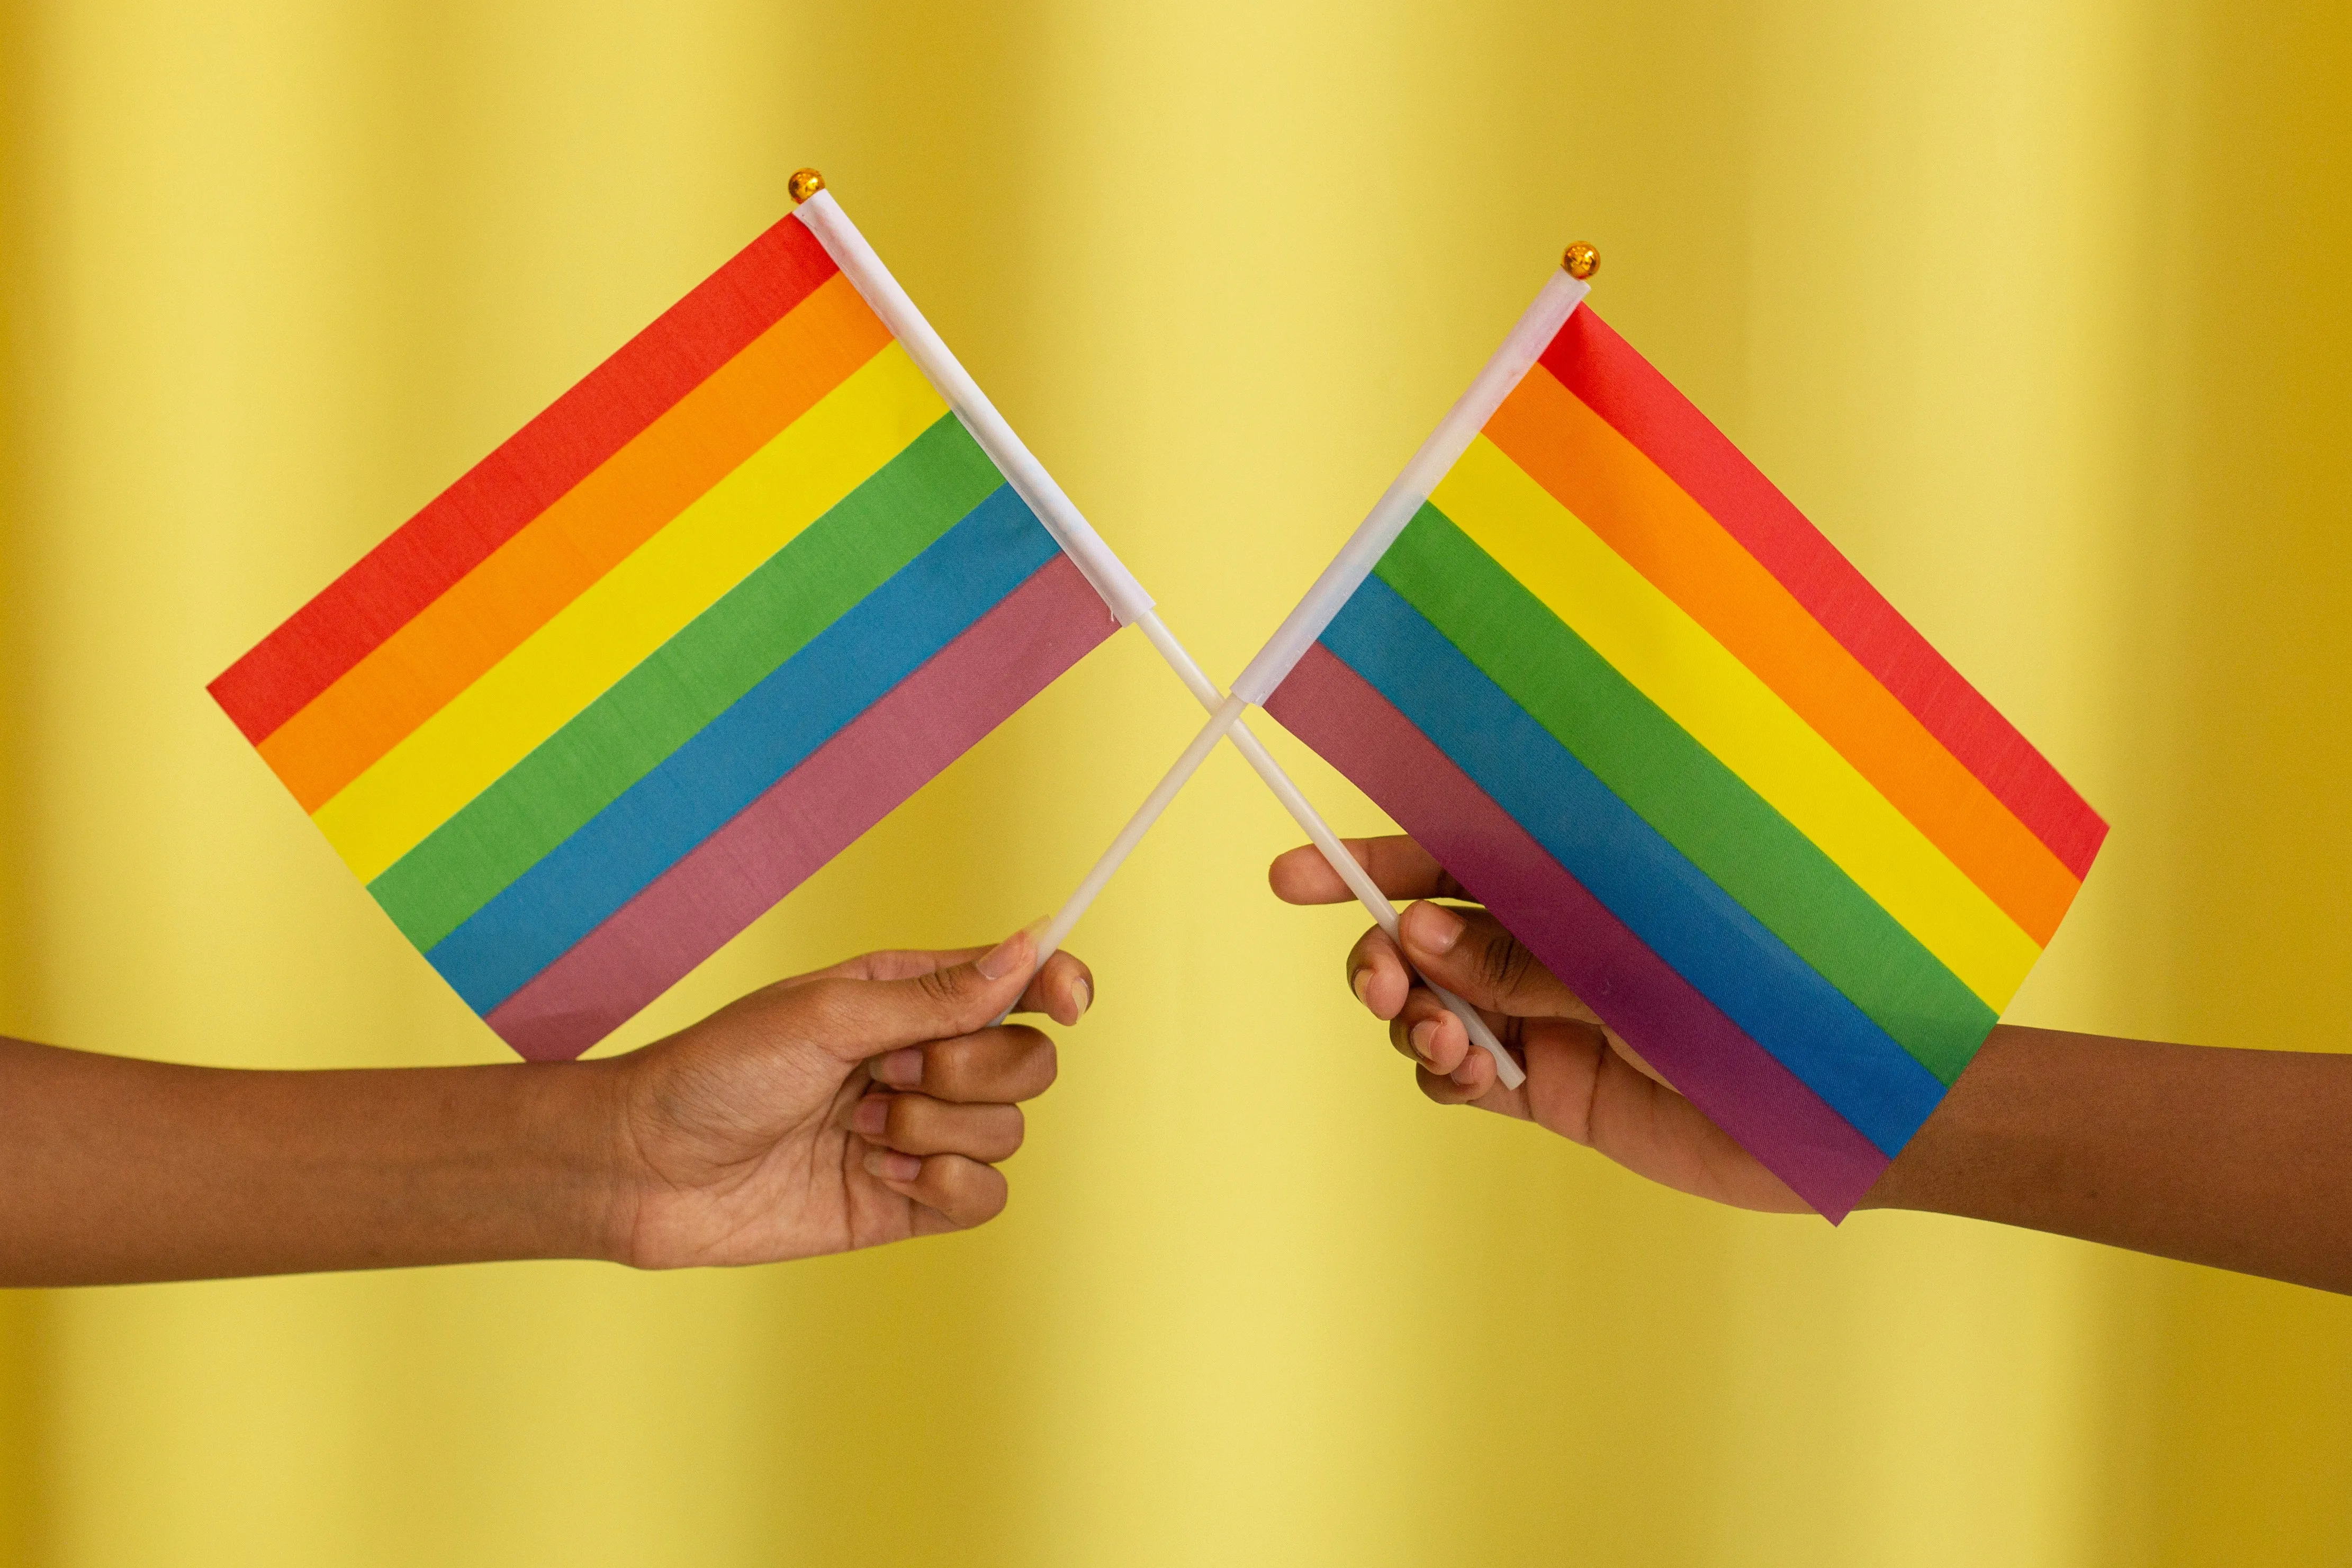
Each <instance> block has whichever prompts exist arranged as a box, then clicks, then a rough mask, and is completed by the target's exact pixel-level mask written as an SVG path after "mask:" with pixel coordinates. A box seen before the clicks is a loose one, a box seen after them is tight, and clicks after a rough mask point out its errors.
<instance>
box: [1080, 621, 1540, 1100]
mask: <svg viewBox="0 0 2352 1568" xmlns="http://www.w3.org/2000/svg"><path fill="white" fill-rule="evenodd" d="M1136 625H1137V626H1140V627H1141V628H1142V630H1143V635H1144V636H1145V637H1147V638H1148V639H1150V643H1151V646H1152V647H1155V648H1157V649H1158V650H1159V651H1160V658H1163V659H1165V660H1166V661H1167V663H1168V667H1169V668H1171V669H1173V670H1174V671H1175V672H1176V674H1177V676H1178V678H1179V679H1181V680H1182V681H1183V682H1184V684H1185V686H1186V687H1187V688H1189V689H1191V691H1192V695H1193V696H1194V697H1195V698H1197V699H1199V700H1200V703H1201V706H1202V707H1203V708H1206V709H1208V710H1210V711H1211V712H1212V713H1220V714H1221V713H1222V712H1223V708H1224V706H1225V704H1226V702H1227V699H1225V698H1224V697H1223V696H1222V695H1221V694H1220V693H1219V692H1218V690H1217V689H1216V686H1215V685H1214V684H1213V682H1212V681H1211V680H1210V679H1209V678H1208V675H1207V674H1206V673H1205V672H1204V671H1203V670H1202V668H1201V667H1200V665H1199V664H1198V663H1196V662H1194V660H1193V658H1192V654H1191V653H1190V652H1188V651H1186V649H1185V647H1184V645H1183V644H1182V643H1181V642H1178V641H1177V640H1176V634H1175V633H1173V632H1171V631H1170V630H1169V629H1168V627H1167V626H1166V625H1165V624H1164V623H1162V622H1161V620H1160V616H1159V613H1158V612H1157V611H1148V612H1146V613H1145V614H1144V616H1142V618H1141V619H1139V621H1137V623H1136ZM1231 739H1232V741H1233V742H1234V748H1235V749H1236V750H1238V751H1239V752H1241V754H1242V756H1243V757H1244V759H1245V760H1246V761H1247V762H1248V763H1249V765H1250V767H1251V768H1252V769H1253V770H1254V771H1255V773H1257V776H1258V777H1259V778H1261V779H1263V780H1264V781H1265V786H1266V788H1268V789H1270V790H1272V791H1273V792H1274V797H1275V799H1276V800H1278V801H1280V802H1281V803H1282V804H1283V806H1284V808H1285V809H1286V810H1287V811H1288V812H1289V813H1290V816H1291V819H1292V820H1293V821H1295V822H1297V824H1298V826H1299V827H1300V828H1301V829H1303V830H1304V831H1305V832H1306V834H1307V838H1308V840H1309V841H1311V842H1312V843H1313V844H1314V846H1315V847H1316V848H1318V849H1319V850H1321V851H1322V852H1323V858H1324V861H1325V862H1326V863H1327V864H1328V865H1329V866H1330V868H1331V869H1332V870H1333V871H1335V872H1337V873H1338V874H1339V879H1340V880H1341V881H1342V882H1345V883H1346V884H1347V885H1348V890H1349V892H1351V893H1353V894H1355V895H1356V900H1357V902H1359V903H1360V904H1362V905H1363V906H1364V909H1365V911H1366V912H1367V913H1369V914H1370V916H1371V917H1372V919H1373V921H1375V922H1376V923H1377V924H1378V925H1379V926H1380V928H1381V930H1382V931H1386V932H1388V934H1389V938H1390V940H1391V941H1397V940H1398V938H1397V911H1396V906H1395V905H1394V904H1392V903H1391V902H1390V901H1389V898H1388V895H1387V894H1386V893H1383V892H1381V889H1380V887H1379V885H1378V884H1376V883H1375V882H1373V880H1372V879H1371V876H1370V873H1368V872H1367V871H1365V869H1364V868H1363V867H1361V866H1360V865H1358V864H1357V863H1356V858H1355V857H1354V856H1353V855H1350V854H1349V853H1348V848H1347V846H1346V845H1344V844H1342V843H1340V842H1339V835H1338V834H1336V833H1334V832H1332V831H1331V828H1330V826H1329V825H1328V824H1327V823H1326V822H1325V821H1324V820H1323V814H1322V813H1320V812H1318V811H1317V810H1316V809H1315V807H1314V805H1313V804H1312V803H1311V802H1309V801H1308V800H1307V796H1306V795H1305V793H1304V792H1303V791H1301V790H1300V789H1299V787H1298V786H1297V784H1294V783H1292V782H1291V778H1290V775H1289V774H1288V773H1285V772H1284V771H1283V768H1282V764H1281V763H1277V762H1276V761H1275V760H1274V753H1273V752H1269V751H1267V750H1266V749H1265V744H1264V743H1263V742H1260V741H1259V740H1258V738H1257V737H1256V736H1255V735H1253V734H1251V733H1250V728H1249V726H1248V725H1247V724H1244V723H1243V722H1242V721H1240V719H1239V718H1238V717H1236V718H1235V720H1234V727H1233V734H1232V736H1231ZM1203 754H1204V755H1205V754H1206V753H1203ZM1196 765H1197V764H1196ZM1400 948H1402V943H1400ZM1040 962H1041V963H1042V962H1043V960H1042V959H1041V960H1040ZM1430 989H1431V990H1432V991H1434V992H1435V993H1436V994H1437V998H1438V1000H1439V1001H1441V1002H1443V1003H1444V1004H1445V1009H1446V1011H1447V1012H1449V1013H1452V1014H1453V1015H1454V1016H1455V1017H1456V1018H1459V1019H1460V1020H1461V1021H1462V1027H1463V1028H1464V1030H1465V1031H1466V1032H1467V1033H1468V1035H1469V1037H1470V1042H1471V1044H1473V1045H1475V1046H1476V1047H1478V1048H1479V1049H1480V1050H1482V1051H1485V1052H1486V1054H1487V1055H1488V1056H1489V1057H1491V1058H1494V1062H1495V1076H1496V1078H1497V1079H1500V1080H1501V1082H1502V1085H1503V1087H1504V1088H1505V1089H1517V1088H1518V1087H1519V1086H1520V1085H1521V1084H1523V1083H1525V1082H1527V1080H1528V1075H1527V1073H1526V1072H1525V1071H1524V1070H1523V1069H1522V1068H1520V1066H1519V1064H1518V1062H1517V1059H1516V1058H1513V1057H1512V1055H1511V1053H1510V1052H1509V1051H1507V1050H1506V1049H1504V1048H1503V1042H1502V1041H1500V1040H1498V1039H1496V1037H1495V1031H1494V1030H1492V1029H1490V1028H1488V1027H1487V1026H1486V1019H1484V1018H1482V1017H1480V1016H1478V1011H1477V1009H1476V1008H1475V1007H1473V1006H1471V1005H1470V1004H1469V1003H1467V1002H1465V1001H1464V1000H1463V999H1462V998H1461V997H1459V996H1456V995H1455V994H1454V993H1453V992H1451V991H1448V990H1447V989H1445V987H1444V986H1443V985H1432V986H1431V987H1430Z"/></svg>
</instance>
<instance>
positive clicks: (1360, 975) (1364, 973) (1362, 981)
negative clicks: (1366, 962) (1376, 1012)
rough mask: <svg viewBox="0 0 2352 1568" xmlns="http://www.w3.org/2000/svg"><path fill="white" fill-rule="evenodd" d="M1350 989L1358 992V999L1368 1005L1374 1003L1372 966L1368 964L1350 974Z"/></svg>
mask: <svg viewBox="0 0 2352 1568" xmlns="http://www.w3.org/2000/svg"><path fill="white" fill-rule="evenodd" d="M1348 989H1349V990H1350V991H1352V992H1354V993H1355V994H1356V1000H1357V1001H1359V1002H1360V1003H1362V1004H1363V1005H1365V1006H1367V1007H1369V1006H1370V1005H1372V972H1371V969H1370V966H1367V967H1365V968H1362V969H1359V970H1358V971H1356V973H1353V974H1350V975H1349V976H1348Z"/></svg>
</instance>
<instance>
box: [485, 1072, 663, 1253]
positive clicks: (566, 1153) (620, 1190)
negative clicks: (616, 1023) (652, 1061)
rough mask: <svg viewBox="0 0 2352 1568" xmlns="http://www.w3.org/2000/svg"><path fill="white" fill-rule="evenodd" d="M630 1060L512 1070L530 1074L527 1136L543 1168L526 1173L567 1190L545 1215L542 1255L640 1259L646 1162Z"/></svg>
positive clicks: (527, 1081) (536, 1161)
mask: <svg viewBox="0 0 2352 1568" xmlns="http://www.w3.org/2000/svg"><path fill="white" fill-rule="evenodd" d="M624 1062H625V1058H615V1059H612V1060H601V1061H589V1062H565V1063H562V1064H560V1065H556V1064H546V1065H536V1064H535V1065H531V1066H525V1067H518V1068H514V1069H512V1070H514V1071H516V1072H518V1073H519V1074H520V1075H522V1077H523V1079H524V1082H525V1089H526V1097H527V1101H528V1109H527V1110H526V1112H525V1115H526V1121H527V1122H528V1124H529V1125H530V1129H531V1131H530V1133H529V1134H528V1135H527V1136H526V1139H525V1142H526V1144H527V1146H528V1147H529V1148H530V1151H531V1155H532V1163H534V1164H536V1165H537V1166H538V1167H539V1169H538V1172H537V1173H536V1175H535V1176H527V1177H526V1178H525V1180H526V1181H534V1180H536V1181H539V1182H542V1183H544V1186H542V1187H541V1190H542V1191H544V1192H550V1193H556V1194H562V1198H561V1200H560V1201H558V1202H557V1203H555V1204H553V1205H549V1207H548V1209H547V1211H546V1213H545V1215H544V1218H545V1219H546V1221H547V1222H548V1225H549V1227H550V1234H549V1235H548V1237H547V1238H546V1247H545V1250H544V1253H543V1256H546V1257H550V1258H595V1259H599V1260H601V1261H604V1262H608V1263H632V1262H634V1258H633V1257H632V1238H633V1237H634V1235H635V1228H636V1215H637V1213H638V1210H639V1207H640V1203H641V1199H642V1195H643V1194H644V1191H645V1184H644V1181H643V1172H644V1162H643V1161H642V1160H641V1159H639V1158H638V1157H637V1155H636V1150H635V1140H634V1139H633V1138H632V1137H631V1136H630V1131H629V1127H630V1119H629V1115H628V1103H627V1100H628V1084H627V1073H626V1070H625V1066H624Z"/></svg>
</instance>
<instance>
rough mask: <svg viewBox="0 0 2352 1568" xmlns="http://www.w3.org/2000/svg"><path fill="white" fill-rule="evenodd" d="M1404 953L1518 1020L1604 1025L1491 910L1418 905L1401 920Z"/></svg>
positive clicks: (1426, 975)
mask: <svg viewBox="0 0 2352 1568" xmlns="http://www.w3.org/2000/svg"><path fill="white" fill-rule="evenodd" d="M1398 934H1399V935H1400V936H1402V938H1403V941H1402V944H1401V945H1402V947H1403V950H1404V955H1405V957H1406V959H1407V960H1408V961H1410V962H1411V963H1412V966H1413V967H1414V968H1415V969H1417V970H1419V971H1420V972H1421V973H1422V977H1423V979H1425V980H1427V981H1429V982H1430V983H1431V984H1433V985H1443V986H1444V987H1445V989H1447V990H1448V991H1451V992H1453V993H1454V994H1455V995H1457V996H1459V997H1461V998H1462V999H1463V1000H1464V1001H1465V1002H1467V1003H1469V1004H1470V1005H1472V1006H1474V1007H1479V1008H1483V1009H1485V1010H1486V1011H1487V1012H1489V1013H1506V1014H1508V1015H1510V1016H1513V1017H1518V1018H1578V1019H1581V1020H1583V1021H1584V1022H1586V1023H1589V1024H1590V1023H1599V1022H1600V1020H1599V1019H1598V1018H1596V1017H1595V1016H1593V1014H1592V1010H1591V1008H1589V1007H1587V1006H1586V1005H1584V1004H1583V1002H1582V1001H1580V1000H1579V999H1578V997H1577V995H1576V993H1574V992H1572V991H1570V989H1569V988H1568V987H1567V986H1566V985H1564V984H1561V983H1560V981H1559V977H1558V976H1556V975H1554V974H1553V973H1552V972H1551V971H1550V970H1549V969H1546V968H1545V967H1544V966H1543V965H1542V964H1541V963H1538V962H1537V960H1536V955H1535V954H1534V953H1532V952H1528V949H1527V946H1526V944H1525V943H1523V942H1520V941H1519V939H1518V938H1517V937H1515V936H1513V935H1512V934H1511V933H1510V932H1509V931H1507V930H1505V929H1504V927H1503V922H1502V921H1498V920H1496V918H1495V917H1494V916H1493V915H1491V914H1488V913H1487V912H1486V910H1457V909H1448V908H1447V907H1446V906H1445V905H1444V904H1433V903H1427V902H1423V903H1418V904H1414V905H1412V907H1410V908H1409V909H1407V910H1405V911H1404V914H1403V916H1402V918H1401V920H1400V921H1399V922H1398Z"/></svg>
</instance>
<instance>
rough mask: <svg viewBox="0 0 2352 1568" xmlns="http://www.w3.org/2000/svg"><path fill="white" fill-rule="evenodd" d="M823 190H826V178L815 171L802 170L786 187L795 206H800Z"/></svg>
mask: <svg viewBox="0 0 2352 1568" xmlns="http://www.w3.org/2000/svg"><path fill="white" fill-rule="evenodd" d="M823 189H824V175H823V174H818V173H817V172H816V171H815V170H814V169H803V170H801V171H800V172H799V173H798V174H794V175H793V177H792V179H791V180H789V181H788V182H786V184H785V185H784V190H785V192H786V194H787V195H790V196H791V197H792V198H793V205H794V206H798V205H801V204H802V203H803V202H804V201H806V200H808V199H809V198H810V197H811V196H813V195H816V194H817V193H818V192H819V191H821V190H823Z"/></svg>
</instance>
